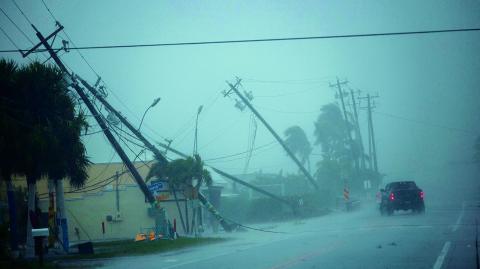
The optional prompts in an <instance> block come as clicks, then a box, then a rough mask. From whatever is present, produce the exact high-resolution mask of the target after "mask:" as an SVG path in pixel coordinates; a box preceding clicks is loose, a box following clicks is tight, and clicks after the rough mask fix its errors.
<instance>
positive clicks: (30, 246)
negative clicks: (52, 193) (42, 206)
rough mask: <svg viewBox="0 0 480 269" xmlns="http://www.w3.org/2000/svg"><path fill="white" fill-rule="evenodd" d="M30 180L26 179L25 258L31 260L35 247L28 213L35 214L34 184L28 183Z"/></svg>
mask: <svg viewBox="0 0 480 269" xmlns="http://www.w3.org/2000/svg"><path fill="white" fill-rule="evenodd" d="M29 181H30V180H28V179H27V182H28V201H27V203H28V213H27V242H26V249H25V257H27V258H32V257H34V255H35V248H34V247H35V246H34V242H33V236H32V221H31V219H30V215H31V214H30V212H35V187H36V184H35V183H30V182H29Z"/></svg>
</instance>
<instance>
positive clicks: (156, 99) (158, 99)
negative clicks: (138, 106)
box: [138, 97, 161, 131]
mask: <svg viewBox="0 0 480 269" xmlns="http://www.w3.org/2000/svg"><path fill="white" fill-rule="evenodd" d="M160 99H161V98H160V97H158V98H155V100H153V103H152V104H151V105H150V106H149V107H148V108H147V109H146V110H145V113H143V116H142V120H141V121H140V125H139V126H138V130H139V131H140V128H141V127H142V123H143V119H144V118H145V115H147V112H148V110H149V109H150V108H152V107H154V106H156V105H157V104H158V102H160Z"/></svg>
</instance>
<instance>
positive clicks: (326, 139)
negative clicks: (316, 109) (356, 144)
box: [314, 104, 351, 160]
mask: <svg viewBox="0 0 480 269" xmlns="http://www.w3.org/2000/svg"><path fill="white" fill-rule="evenodd" d="M320 111H321V114H320V115H319V116H318V118H317V121H316V122H315V131H314V134H315V136H316V137H317V139H316V141H315V144H316V145H320V146H321V148H322V155H323V157H324V158H325V159H336V160H338V159H340V158H345V155H346V154H347V153H348V152H347V149H346V145H347V144H348V139H347V138H348V133H347V132H349V131H351V130H347V128H346V127H345V126H346V124H345V120H344V119H343V116H342V112H341V111H340V108H339V107H338V106H337V105H335V104H327V105H324V106H323V107H322V108H321V109H320ZM349 129H351V128H349Z"/></svg>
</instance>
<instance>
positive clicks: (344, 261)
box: [102, 174, 480, 269]
mask: <svg viewBox="0 0 480 269" xmlns="http://www.w3.org/2000/svg"><path fill="white" fill-rule="evenodd" d="M452 181H456V183H457V184H447V182H450V183H452ZM419 185H420V187H422V188H423V189H424V191H425V193H426V213H425V215H414V214H412V213H410V212H402V211H401V212H397V213H396V214H395V215H394V216H390V217H385V216H380V214H379V212H378V210H377V208H376V205H375V204H374V203H373V202H370V203H364V204H363V208H362V209H361V210H358V211H355V212H352V213H345V212H341V211H339V212H333V213H332V214H329V215H327V216H324V217H319V218H314V219H306V220H303V221H302V222H301V223H294V222H293V221H291V222H285V223H277V224H259V225H255V227H259V228H264V229H270V230H274V231H279V232H286V233H285V234H276V233H262V232H256V231H248V232H237V233H234V234H232V235H224V236H227V237H231V238H232V240H229V241H227V242H225V243H221V244H214V245H208V246H202V247H196V248H190V249H186V250H181V251H175V252H169V253H163V254H154V255H148V256H137V257H124V258H115V259H111V260H105V261H103V262H102V264H103V267H102V268H165V269H166V268H217V269H219V268H268V269H283V268H435V269H438V268H473V267H474V266H475V218H476V217H477V216H479V215H480V214H479V213H480V212H479V211H480V210H479V209H480V207H479V205H480V203H479V201H480V197H479V192H478V190H479V184H478V180H475V178H474V177H473V176H470V177H469V176H466V175H463V176H462V175H460V174H459V175H458V178H452V177H445V178H443V179H438V181H437V182H435V183H432V184H430V185H423V186H422V184H421V183H420V184H419ZM472 186H474V187H472Z"/></svg>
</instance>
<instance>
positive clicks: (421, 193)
mask: <svg viewBox="0 0 480 269" xmlns="http://www.w3.org/2000/svg"><path fill="white" fill-rule="evenodd" d="M420 198H421V199H422V200H423V191H421V192H420Z"/></svg>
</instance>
